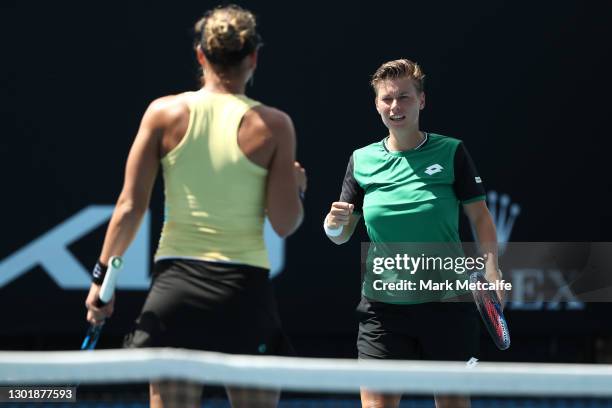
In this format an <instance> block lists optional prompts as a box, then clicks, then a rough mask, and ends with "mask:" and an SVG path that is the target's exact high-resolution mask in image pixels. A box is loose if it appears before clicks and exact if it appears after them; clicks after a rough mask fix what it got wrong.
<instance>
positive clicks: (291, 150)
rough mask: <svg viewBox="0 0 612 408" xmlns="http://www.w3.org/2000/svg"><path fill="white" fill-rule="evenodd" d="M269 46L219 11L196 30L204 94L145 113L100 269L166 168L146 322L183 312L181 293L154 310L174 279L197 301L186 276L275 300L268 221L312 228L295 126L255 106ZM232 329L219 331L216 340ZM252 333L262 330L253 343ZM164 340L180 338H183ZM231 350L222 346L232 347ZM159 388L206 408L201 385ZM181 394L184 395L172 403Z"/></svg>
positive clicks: (234, 15)
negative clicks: (225, 282) (249, 90)
mask: <svg viewBox="0 0 612 408" xmlns="http://www.w3.org/2000/svg"><path fill="white" fill-rule="evenodd" d="M260 44H261V39H260V37H259V35H258V34H257V32H256V24H255V19H254V17H253V15H252V14H251V13H250V12H249V11H247V10H244V9H242V8H240V7H237V6H228V7H223V8H217V9H214V10H211V11H209V12H208V13H206V14H205V16H204V17H203V18H202V19H201V20H200V21H198V23H197V24H196V42H195V48H196V55H197V59H198V62H199V64H200V65H201V67H202V71H203V78H202V79H203V87H202V88H201V89H200V90H198V91H196V92H186V93H183V94H179V95H172V96H167V97H162V98H159V99H157V100H155V101H154V102H153V103H151V105H150V106H149V107H148V109H147V111H146V112H145V114H144V117H143V119H142V122H141V124H140V128H139V130H138V134H137V135H136V138H135V141H134V144H133V146H132V148H131V150H130V153H129V157H128V160H127V164H126V171H125V180H124V185H123V189H122V191H121V194H120V196H119V199H118V202H117V205H116V207H115V211H114V213H113V216H112V218H111V221H110V224H109V227H108V230H107V232H106V238H105V240H104V245H103V248H102V252H101V255H100V258H99V266H101V267H102V268H104V267H105V265H106V264H107V262H108V260H109V258H110V257H111V256H120V255H122V254H123V253H124V252H125V251H126V249H127V247H128V246H129V244H130V242H131V241H132V239H133V238H134V236H135V234H136V232H137V230H138V226H139V224H140V222H141V220H142V217H143V215H144V214H145V212H146V210H147V208H148V206H149V200H150V196H151V191H152V189H153V184H154V181H155V178H156V175H157V171H158V168H159V165H160V163H161V167H162V170H163V178H164V185H165V219H164V225H163V230H162V234H161V238H160V241H159V246H158V250H157V253H156V254H155V261H156V268H158V267H159V266H160V265H162V269H164V268H166V269H168V270H167V271H164V272H163V273H160V274H159V276H157V275H155V274H154V281H153V288H152V290H151V292H150V293H149V297H148V298H147V302H146V303H145V306H144V308H143V315H144V310H145V309H146V308H147V307H149V306H150V307H151V308H152V310H156V309H155V307H157V305H159V304H161V305H162V306H163V305H165V304H166V303H167V302H175V303H176V302H181V299H180V297H181V296H182V294H179V295H177V296H170V295H172V294H170V293H169V294H168V297H172V299H171V300H170V301H168V300H167V299H166V298H164V297H163V296H162V298H161V299H154V298H155V296H156V295H155V293H154V292H156V290H155V289H156V288H155V286H156V283H157V281H158V280H162V279H166V277H167V278H168V279H175V281H173V282H172V284H171V285H166V286H170V287H173V288H176V287H181V286H183V287H184V290H185V291H187V292H189V291H190V290H192V286H194V285H191V284H190V282H188V283H187V284H185V285H183V284H182V282H181V279H183V276H184V277H185V279H191V278H193V279H199V275H198V274H200V273H202V274H205V275H206V278H207V279H208V278H209V277H210V276H216V277H218V279H220V280H222V279H224V276H231V277H232V279H234V281H232V283H236V284H237V285H239V286H240V285H243V287H248V285H251V284H252V283H250V282H251V281H253V282H255V285H257V287H258V288H263V289H262V290H264V291H265V293H266V296H267V293H268V292H267V291H268V287H267V286H266V285H268V283H267V282H268V279H267V268H268V267H269V266H268V257H267V252H266V248H265V246H264V241H263V225H264V217H265V216H266V215H267V216H268V218H269V220H270V223H271V224H272V227H273V228H274V230H275V231H276V232H277V233H278V234H279V235H280V236H283V237H286V236H288V235H290V234H292V233H293V232H294V231H295V230H296V229H297V228H298V227H299V225H300V224H301V222H302V217H303V208H302V204H301V201H300V194H301V193H303V192H304V191H305V189H306V175H305V171H304V169H303V168H302V167H301V166H300V165H299V164H298V163H297V162H295V150H296V137H295V132H294V129H293V124H292V121H291V119H290V117H289V116H288V115H287V114H285V113H283V112H282V111H280V110H277V109H274V108H272V107H268V106H265V105H263V104H261V103H259V102H257V101H254V100H252V99H250V98H248V97H246V96H245V95H244V93H245V87H246V83H247V82H248V80H249V79H250V78H251V77H252V75H253V72H254V70H255V68H256V65H257V50H258V47H259V45H260ZM156 272H157V271H156ZM183 274H184V275H183ZM189 274H191V275H189ZM188 276H190V277H189V278H188ZM253 276H257V279H253ZM177 277H178V278H177ZM259 277H262V278H259ZM209 281H210V279H208V280H207V281H206V284H208V282H209ZM212 284H213V285H214V282H213V283H212ZM158 289H159V288H158ZM99 290H100V287H99V285H98V284H96V283H92V286H91V289H90V292H89V295H88V297H87V300H86V306H87V309H88V311H87V320H88V321H89V322H90V323H92V324H100V322H102V321H103V320H104V318H106V317H109V316H110V315H111V314H112V312H113V302H111V303H110V304H108V305H107V306H105V307H103V308H98V307H96V306H95V305H94V301H95V299H97V295H98V292H99ZM172 290H175V291H176V290H178V289H172ZM258 290H259V289H258ZM157 292H159V290H158V291H157ZM189 293H191V292H189ZM270 293H271V292H270ZM225 295H226V298H230V299H231V298H232V296H234V295H235V294H234V293H233V292H231V291H229V292H227V293H225ZM152 298H153V299H152ZM164 302H166V303H164ZM203 302H204V303H205V305H206V308H209V309H210V308H212V309H213V310H216V309H214V308H215V307H217V304H216V303H215V301H214V300H210V299H205V300H203ZM195 303H197V302H195ZM270 304H273V302H271V303H270ZM147 305H149V306H147ZM174 306H176V305H175V304H173V305H172V307H174ZM274 307H275V306H274ZM161 309H162V311H161V312H160V315H163V314H164V313H165V312H164V309H163V307H162V308H161ZM181 310H182V309H181ZM207 310H208V309H207ZM218 310H219V312H218V314H219V313H224V312H223V308H218ZM196 311H197V310H196ZM143 315H141V317H143ZM196 317H197V316H196ZM159 318H160V319H163V318H164V317H163V316H161V317H159ZM230 319H233V317H231V316H230ZM137 322H138V323H139V324H140V325H141V326H142V327H143V330H144V331H141V332H139V333H136V335H135V336H134V337H132V338H131V340H130V341H132V343H133V344H132V345H133V346H136V347H138V346H147V345H149V343H147V342H148V341H151V339H152V338H153V337H154V333H153V331H154V330H152V332H151V333H148V332H146V327H147V323H146V322H143V321H142V320H139V321H137ZM214 322H217V320H216V317H215V316H212V317H210V318H209V320H208V321H207V323H205V324H211V325H214V324H217V323H214ZM152 325H153V326H154V325H155V323H152ZM230 329H233V328H230ZM224 330H225V328H213V329H211V332H218V333H224ZM252 331H257V328H255V329H254V330H253V329H250V330H249V333H250V332H252ZM143 333H144V334H143ZM272 334H273V335H275V334H274V333H272ZM163 335H164V336H166V337H165V338H174V337H172V336H171V335H172V333H164V334H163ZM263 335H266V336H268V335H271V334H270V333H268V332H266V333H263ZM139 336H140V338H143V339H145V340H143V341H141V342H140V344H136V345H134V344H135V343H138V342H139V341H140V340H138V337H139ZM162 337H163V336H162ZM192 337H195V336H192ZM231 340H232V339H223V338H220V340H219V339H217V340H216V341H219V342H220V347H221V346H223V345H224V342H225V341H228V342H229V341H231ZM211 341H212V340H211ZM244 341H246V340H244ZM151 344H153V345H155V344H158V343H151ZM207 344H208V343H207ZM211 344H212V343H211ZM164 345H168V344H164ZM170 345H171V346H173V344H170ZM176 346H178V347H180V346H181V345H176ZM238 346H239V345H237V346H236V347H238ZM205 347H207V346H203V348H205ZM236 349H237V350H242V349H240V348H236ZM179 386H180V387H179ZM177 387H179V388H177ZM150 389H151V393H150V394H151V395H150V397H151V406H152V407H156V408H160V407H164V408H168V407H178V406H181V407H186V406H199V405H200V401H199V399H200V392H201V385H199V384H186V383H177V382H174V383H152V384H151V387H150ZM173 389H174V390H178V394H172V392H171V390H173ZM228 395H229V397H230V401H231V403H232V406H234V407H249V406H257V407H274V406H276V404H277V402H278V397H279V393H278V392H277V391H265V390H255V389H236V388H231V389H228Z"/></svg>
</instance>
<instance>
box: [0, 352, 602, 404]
mask: <svg viewBox="0 0 612 408" xmlns="http://www.w3.org/2000/svg"><path fill="white" fill-rule="evenodd" d="M155 379H176V380H191V381H197V382H201V383H204V384H232V385H243V386H256V387H261V388H281V389H283V390H292V391H313V392H322V391H328V392H355V391H358V390H359V387H361V386H363V387H366V388H369V389H372V390H379V391H393V392H404V393H412V394H431V393H448V394H456V393H460V394H472V395H496V396H500V395H508V396H511V395H517V396H519V395H520V396H538V395H539V396H544V395H549V396H550V395H554V396H588V397H607V396H608V397H609V396H612V365H586V364H530V363H480V364H478V365H476V366H472V367H469V366H467V365H466V364H465V363H460V362H424V361H379V360H375V361H374V360H368V361H363V360H361V361H358V360H349V359H315V358H288V357H263V356H242V355H226V354H220V353H211V352H202V351H191V350H180V349H137V350H135V349H130V350H97V351H92V352H79V351H76V352H0V384H66V383H73V384H74V383H80V384H85V383H90V384H91V383H113V382H115V383H126V382H147V381H149V380H155Z"/></svg>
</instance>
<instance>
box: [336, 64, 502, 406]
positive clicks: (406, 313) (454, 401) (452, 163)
mask: <svg viewBox="0 0 612 408" xmlns="http://www.w3.org/2000/svg"><path fill="white" fill-rule="evenodd" d="M424 78H425V75H424V74H423V71H422V70H421V68H420V67H419V66H418V65H417V64H416V63H414V62H412V61H410V60H407V59H399V60H394V61H389V62H386V63H384V64H383V65H381V66H380V68H378V70H377V71H376V72H375V73H374V75H373V77H372V81H371V85H372V87H373V88H374V91H375V93H376V98H375V104H376V110H377V111H378V113H379V114H380V117H381V119H382V121H383V123H384V124H385V126H386V127H387V128H388V130H389V134H388V135H387V136H386V137H384V138H383V139H382V140H378V141H376V142H374V143H372V144H370V145H368V146H365V147H362V148H360V149H357V150H355V151H354V152H353V154H352V155H351V157H350V159H349V163H348V167H347V171H346V175H345V178H344V181H343V184H342V193H341V196H340V199H339V200H338V201H337V202H334V203H333V204H332V205H331V209H330V211H329V213H328V214H327V216H326V217H325V221H324V229H325V232H326V234H327V236H328V237H329V239H330V240H332V241H333V242H334V243H336V244H343V243H345V242H347V241H348V240H349V239H350V237H351V235H352V234H353V232H354V230H355V227H356V226H357V224H358V223H359V220H360V219H361V218H362V217H363V219H364V221H365V226H366V229H367V233H368V236H369V238H370V241H371V242H372V245H376V244H381V245H382V244H386V243H451V244H457V245H459V244H460V238H459V231H458V224H459V207H460V206H461V207H463V210H464V211H465V213H466V214H467V216H468V218H469V220H470V222H471V224H472V226H473V229H474V231H475V232H476V236H477V240H478V244H479V247H480V249H481V251H482V252H483V255H486V267H485V269H486V277H487V279H489V280H490V281H495V280H497V279H500V278H501V273H500V272H499V269H498V267H497V239H496V232H495V225H494V224H493V221H492V218H491V215H490V213H489V211H488V209H487V206H486V202H485V190H484V187H483V184H482V180H481V178H480V176H479V174H478V173H477V171H476V168H475V166H474V163H473V162H472V159H471V157H470V155H469V153H468V151H467V149H466V147H465V146H464V144H463V142H461V141H460V140H458V139H454V138H452V137H447V136H442V135H438V134H435V133H429V132H424V131H422V130H420V129H419V114H420V111H421V110H422V109H423V108H424V107H425V93H424V91H423V86H424ZM384 276H385V275H384V274H382V275H375V274H373V273H372V272H371V271H369V270H367V268H366V272H365V274H364V277H363V285H362V299H361V302H360V304H359V306H358V308H357V311H358V315H359V317H360V318H359V320H360V322H359V335H358V339H357V348H358V355H359V358H360V359H405V360H419V359H424V360H459V361H468V360H469V359H470V358H471V357H474V356H476V355H477V353H478V349H479V336H480V334H479V327H480V323H479V317H478V314H477V311H476V308H475V306H474V305H473V304H472V303H461V302H439V301H428V300H424V298H423V297H422V296H420V297H419V296H416V295H415V298H414V299H410V296H411V294H410V293H403V294H402V297H401V301H399V302H395V301H394V298H393V297H389V296H386V297H385V296H379V293H378V292H377V290H376V288H377V286H376V285H378V286H380V284H381V283H380V281H384V280H385V278H384ZM390 276H392V277H393V276H395V275H390ZM395 277H397V276H395ZM419 278H421V277H419ZM376 281H378V282H376ZM375 283H376V284H375ZM415 293H418V291H417V292H415ZM499 295H500V296H501V295H502V294H501V293H500V294H499ZM400 399H401V395H390V394H382V393H378V392H374V391H371V390H367V389H362V391H361V401H362V406H363V407H364V408H374V407H385V408H388V407H397V406H399V402H400ZM435 400H436V407H438V408H442V407H454V408H457V407H468V406H469V405H470V400H469V397H467V396H449V395H445V396H442V395H436V396H435Z"/></svg>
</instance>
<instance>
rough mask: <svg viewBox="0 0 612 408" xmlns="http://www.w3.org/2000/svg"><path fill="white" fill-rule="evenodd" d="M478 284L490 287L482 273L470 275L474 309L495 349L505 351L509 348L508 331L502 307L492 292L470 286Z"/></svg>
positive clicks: (495, 294)
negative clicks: (476, 309) (477, 312)
mask: <svg viewBox="0 0 612 408" xmlns="http://www.w3.org/2000/svg"><path fill="white" fill-rule="evenodd" d="M478 282H481V284H482V285H481V286H484V287H486V286H488V285H490V282H489V281H488V280H486V279H485V277H484V274H483V273H482V272H474V273H472V274H471V275H470V284H471V285H470V286H473V287H474V289H472V295H474V301H475V302H476V307H477V308H478V311H479V312H480V316H481V317H482V321H483V322H484V325H485V326H486V327H487V330H488V331H489V334H490V335H491V338H492V339H493V342H494V343H495V345H496V346H497V348H498V349H500V350H506V349H507V348H508V347H510V330H509V329H508V323H507V322H506V318H505V317H504V312H503V309H502V305H501V303H500V301H499V298H498V297H497V293H495V291H494V290H487V289H478V288H476V285H472V284H477V283H478Z"/></svg>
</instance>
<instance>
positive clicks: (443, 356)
mask: <svg viewBox="0 0 612 408" xmlns="http://www.w3.org/2000/svg"><path fill="white" fill-rule="evenodd" d="M357 315H358V319H359V334H358V336H357V350H358V353H359V358H360V359H377V358H378V359H393V360H446V361H468V360H469V359H470V358H471V357H476V358H478V350H479V346H480V315H479V314H478V310H477V309H476V305H475V304H473V303H469V302H431V303H421V304H414V305H395V304H389V303H382V302H374V301H370V300H368V299H366V298H364V297H362V299H361V302H360V303H359V306H358V307H357Z"/></svg>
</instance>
